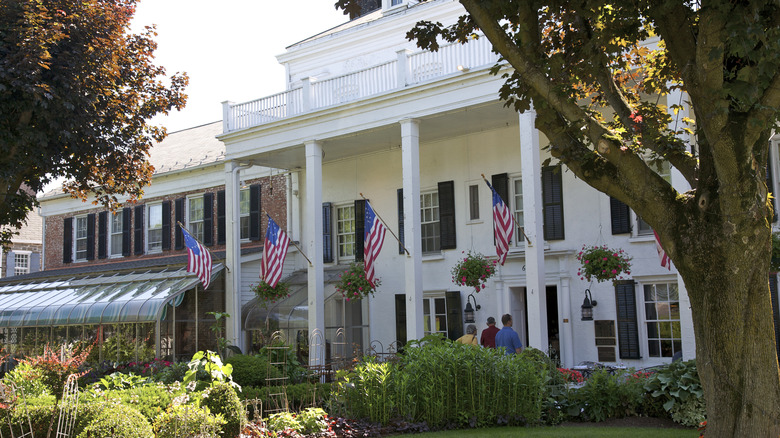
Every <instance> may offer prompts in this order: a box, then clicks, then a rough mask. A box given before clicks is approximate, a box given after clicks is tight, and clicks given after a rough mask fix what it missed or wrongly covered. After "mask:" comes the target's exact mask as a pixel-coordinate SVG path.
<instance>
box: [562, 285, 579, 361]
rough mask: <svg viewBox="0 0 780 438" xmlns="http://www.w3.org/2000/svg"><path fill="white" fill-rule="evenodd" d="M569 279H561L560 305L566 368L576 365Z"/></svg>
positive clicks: (563, 353) (563, 356)
mask: <svg viewBox="0 0 780 438" xmlns="http://www.w3.org/2000/svg"><path fill="white" fill-rule="evenodd" d="M569 283H570V282H569V279H568V278H561V291H560V297H559V303H560V304H561V307H560V309H561V315H560V317H559V318H558V319H559V324H560V325H559V327H560V330H559V333H560V334H559V335H558V338H559V343H560V349H561V351H560V353H561V363H562V364H563V366H564V367H566V368H571V367H572V366H574V365H576V363H574V320H573V317H574V316H573V315H572V314H571V287H570V286H571V285H570V284H569Z"/></svg>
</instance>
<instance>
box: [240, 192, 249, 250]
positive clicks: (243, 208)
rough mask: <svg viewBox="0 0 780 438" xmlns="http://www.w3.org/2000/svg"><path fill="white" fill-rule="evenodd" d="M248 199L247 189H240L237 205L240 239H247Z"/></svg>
mask: <svg viewBox="0 0 780 438" xmlns="http://www.w3.org/2000/svg"><path fill="white" fill-rule="evenodd" d="M249 198H250V196H249V187H247V188H243V189H241V191H240V192H239V200H238V205H239V209H240V210H239V218H240V220H241V225H240V226H241V238H242V239H249V210H250V209H249Z"/></svg>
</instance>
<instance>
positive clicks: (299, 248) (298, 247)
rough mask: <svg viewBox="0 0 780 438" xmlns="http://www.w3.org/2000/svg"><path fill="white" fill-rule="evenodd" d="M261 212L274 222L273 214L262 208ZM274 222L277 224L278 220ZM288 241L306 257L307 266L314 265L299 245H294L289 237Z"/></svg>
mask: <svg viewBox="0 0 780 438" xmlns="http://www.w3.org/2000/svg"><path fill="white" fill-rule="evenodd" d="M263 213H265V215H266V216H268V217H270V218H271V219H272V220H273V221H274V222H276V219H274V218H273V216H271V215H270V214H268V212H267V211H265V210H263ZM276 223H277V224H278V223H279V222H276ZM290 243H291V244H292V246H294V247H296V248H297V249H298V252H299V253H301V255H302V256H303V258H305V259H306V261H307V262H309V266H314V265H313V264H312V262H311V260H309V258H308V257H306V254H305V253H304V252H303V250H302V249H301V247H300V246H298V245H296V243H295V242H293V240H292V239H290Z"/></svg>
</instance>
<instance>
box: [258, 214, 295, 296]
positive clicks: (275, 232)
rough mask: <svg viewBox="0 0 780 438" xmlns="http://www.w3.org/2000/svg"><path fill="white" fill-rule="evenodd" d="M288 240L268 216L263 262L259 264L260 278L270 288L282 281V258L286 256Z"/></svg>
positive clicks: (285, 234)
mask: <svg viewBox="0 0 780 438" xmlns="http://www.w3.org/2000/svg"><path fill="white" fill-rule="evenodd" d="M289 245H290V238H289V237H288V236H287V233H285V232H284V231H282V229H281V228H279V225H277V224H276V222H274V220H273V219H271V216H268V229H267V230H266V231H265V243H264V244H263V260H262V261H261V263H260V277H261V278H262V279H263V280H264V281H265V282H266V284H268V285H269V286H271V287H276V285H277V284H278V283H279V280H281V279H282V268H283V267H284V258H285V257H286V256H287V248H288V247H289Z"/></svg>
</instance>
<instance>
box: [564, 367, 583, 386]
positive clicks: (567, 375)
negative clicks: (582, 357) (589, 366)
mask: <svg viewBox="0 0 780 438" xmlns="http://www.w3.org/2000/svg"><path fill="white" fill-rule="evenodd" d="M558 371H560V372H561V374H563V378H564V379H566V382H567V383H582V382H584V381H585V379H584V378H583V377H582V373H581V372H579V371H577V370H571V369H568V368H558Z"/></svg>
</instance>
